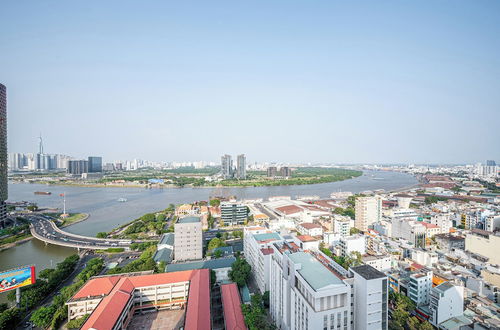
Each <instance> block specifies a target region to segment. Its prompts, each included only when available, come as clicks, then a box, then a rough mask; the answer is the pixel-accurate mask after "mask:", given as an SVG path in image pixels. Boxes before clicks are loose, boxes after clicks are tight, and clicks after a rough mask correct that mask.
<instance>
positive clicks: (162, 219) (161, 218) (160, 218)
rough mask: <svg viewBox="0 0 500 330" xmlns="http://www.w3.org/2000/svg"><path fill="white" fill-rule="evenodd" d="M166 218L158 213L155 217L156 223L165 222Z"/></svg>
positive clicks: (163, 214)
mask: <svg viewBox="0 0 500 330" xmlns="http://www.w3.org/2000/svg"><path fill="white" fill-rule="evenodd" d="M166 218H167V216H166V215H165V213H158V215H157V216H156V221H165V219H166Z"/></svg>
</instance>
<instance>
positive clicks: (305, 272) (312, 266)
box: [289, 252, 344, 291]
mask: <svg viewBox="0 0 500 330" xmlns="http://www.w3.org/2000/svg"><path fill="white" fill-rule="evenodd" d="M289 258H290V260H292V261H293V263H295V264H301V265H302V267H301V269H299V270H298V271H297V272H298V273H299V274H300V275H301V276H302V277H303V278H304V280H306V282H307V283H309V285H310V286H311V287H312V288H313V289H314V290H315V291H318V290H321V289H322V288H324V287H327V286H329V285H339V284H344V282H343V281H342V280H341V279H340V278H338V277H337V276H335V275H334V274H333V273H332V272H331V271H330V270H328V269H327V268H326V267H325V266H324V265H323V264H322V263H321V262H319V261H318V259H316V258H315V257H314V256H313V255H311V254H310V253H307V252H296V253H293V254H290V255H289Z"/></svg>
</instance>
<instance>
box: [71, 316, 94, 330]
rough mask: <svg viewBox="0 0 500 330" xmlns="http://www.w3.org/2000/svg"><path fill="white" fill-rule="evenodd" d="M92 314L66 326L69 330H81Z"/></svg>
mask: <svg viewBox="0 0 500 330" xmlns="http://www.w3.org/2000/svg"><path fill="white" fill-rule="evenodd" d="M89 316H90V314H85V315H84V316H82V317H80V318H77V319H76V320H71V321H69V322H68V323H67V324H66V327H67V328H68V329H80V328H81V327H82V325H83V324H84V323H85V321H87V319H88V318H89Z"/></svg>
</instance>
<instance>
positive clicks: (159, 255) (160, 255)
mask: <svg viewBox="0 0 500 330" xmlns="http://www.w3.org/2000/svg"><path fill="white" fill-rule="evenodd" d="M173 252H174V250H172V249H167V248H165V249H160V250H158V251H156V253H155V255H154V256H153V260H154V261H156V262H161V261H164V262H165V263H170V262H172V255H173Z"/></svg>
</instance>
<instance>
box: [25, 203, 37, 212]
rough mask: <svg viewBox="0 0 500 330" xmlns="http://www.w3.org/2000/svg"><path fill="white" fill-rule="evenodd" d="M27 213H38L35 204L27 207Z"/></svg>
mask: <svg viewBox="0 0 500 330" xmlns="http://www.w3.org/2000/svg"><path fill="white" fill-rule="evenodd" d="M27 209H28V211H31V212H35V211H38V206H37V205H36V204H32V205H28V207H27Z"/></svg>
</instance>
